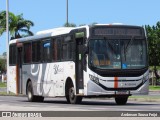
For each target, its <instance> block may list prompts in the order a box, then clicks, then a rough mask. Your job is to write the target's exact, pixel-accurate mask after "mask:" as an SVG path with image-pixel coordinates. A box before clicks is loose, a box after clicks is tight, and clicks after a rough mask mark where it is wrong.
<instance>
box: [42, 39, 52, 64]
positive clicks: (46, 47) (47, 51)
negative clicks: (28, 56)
mask: <svg viewBox="0 0 160 120" xmlns="http://www.w3.org/2000/svg"><path fill="white" fill-rule="evenodd" d="M43 62H51V42H50V40H46V41H44V42H43Z"/></svg>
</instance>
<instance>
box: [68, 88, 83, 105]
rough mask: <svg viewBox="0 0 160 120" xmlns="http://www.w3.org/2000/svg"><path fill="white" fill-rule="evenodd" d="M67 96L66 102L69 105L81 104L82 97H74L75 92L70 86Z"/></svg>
mask: <svg viewBox="0 0 160 120" xmlns="http://www.w3.org/2000/svg"><path fill="white" fill-rule="evenodd" d="M67 91H68V94H67V96H66V99H67V102H68V103H70V104H80V103H81V102H82V97H81V96H76V95H75V90H74V87H73V85H70V87H69V88H68V90H67Z"/></svg>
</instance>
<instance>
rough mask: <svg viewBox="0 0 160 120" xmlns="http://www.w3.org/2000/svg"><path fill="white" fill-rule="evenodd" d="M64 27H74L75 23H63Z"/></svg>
mask: <svg viewBox="0 0 160 120" xmlns="http://www.w3.org/2000/svg"><path fill="white" fill-rule="evenodd" d="M64 27H76V24H74V23H65V24H64Z"/></svg>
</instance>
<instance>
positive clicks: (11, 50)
mask: <svg viewBox="0 0 160 120" xmlns="http://www.w3.org/2000/svg"><path fill="white" fill-rule="evenodd" d="M15 64H16V45H11V46H10V48H9V65H15Z"/></svg>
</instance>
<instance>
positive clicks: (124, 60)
mask: <svg viewBox="0 0 160 120" xmlns="http://www.w3.org/2000/svg"><path fill="white" fill-rule="evenodd" d="M89 60H90V62H89V63H90V65H91V66H93V67H96V68H98V69H141V68H144V67H145V66H146V65H147V45H146V41H145V39H134V38H131V39H124V40H123V39H120V40H119V39H112V40H108V39H91V40H90V41H89Z"/></svg>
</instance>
